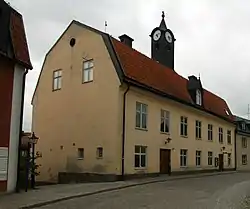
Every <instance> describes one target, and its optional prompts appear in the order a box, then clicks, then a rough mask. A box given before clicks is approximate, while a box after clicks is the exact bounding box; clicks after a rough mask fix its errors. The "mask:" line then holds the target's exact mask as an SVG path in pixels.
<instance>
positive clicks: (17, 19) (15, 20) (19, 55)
mask: <svg viewBox="0 0 250 209" xmlns="http://www.w3.org/2000/svg"><path fill="white" fill-rule="evenodd" d="M10 35H11V40H12V45H13V49H14V55H15V58H16V59H17V60H18V61H19V62H20V63H21V64H23V65H24V66H25V67H26V68H28V69H32V65H31V61H30V56H29V50H28V44H27V40H26V35H25V29H24V24H23V18H22V15H20V14H19V13H18V12H16V11H15V10H13V9H12V11H11V17H10Z"/></svg>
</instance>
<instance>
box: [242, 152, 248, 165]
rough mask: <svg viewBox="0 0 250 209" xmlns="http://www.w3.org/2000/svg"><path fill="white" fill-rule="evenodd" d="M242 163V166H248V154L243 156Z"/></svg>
mask: <svg viewBox="0 0 250 209" xmlns="http://www.w3.org/2000/svg"><path fill="white" fill-rule="evenodd" d="M241 163H242V165H247V155H246V154H243V155H242V156H241Z"/></svg>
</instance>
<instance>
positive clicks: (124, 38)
mask: <svg viewBox="0 0 250 209" xmlns="http://www.w3.org/2000/svg"><path fill="white" fill-rule="evenodd" d="M119 39H120V41H121V42H122V43H124V44H126V45H127V46H129V47H131V48H132V42H133V41H134V39H132V38H131V37H129V36H128V35H126V34H123V35H121V36H119Z"/></svg>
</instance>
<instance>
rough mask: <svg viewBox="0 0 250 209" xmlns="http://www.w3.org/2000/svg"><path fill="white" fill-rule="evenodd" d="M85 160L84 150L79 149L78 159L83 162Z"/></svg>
mask: <svg viewBox="0 0 250 209" xmlns="http://www.w3.org/2000/svg"><path fill="white" fill-rule="evenodd" d="M83 158H84V149H83V148H78V159H79V160H82V159H83Z"/></svg>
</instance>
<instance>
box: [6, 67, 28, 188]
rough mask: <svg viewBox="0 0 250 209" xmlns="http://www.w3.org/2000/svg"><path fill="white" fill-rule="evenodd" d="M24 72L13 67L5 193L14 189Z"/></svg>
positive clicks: (20, 68)
mask: <svg viewBox="0 0 250 209" xmlns="http://www.w3.org/2000/svg"><path fill="white" fill-rule="evenodd" d="M24 72H25V69H24V68H23V67H21V66H20V65H16V66H15V72H14V83H13V93H12V110H11V126H10V143H9V162H8V181H7V192H12V191H14V190H15V188H16V178H17V162H18V145H19V126H20V114H21V101H22V82H23V75H24Z"/></svg>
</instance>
